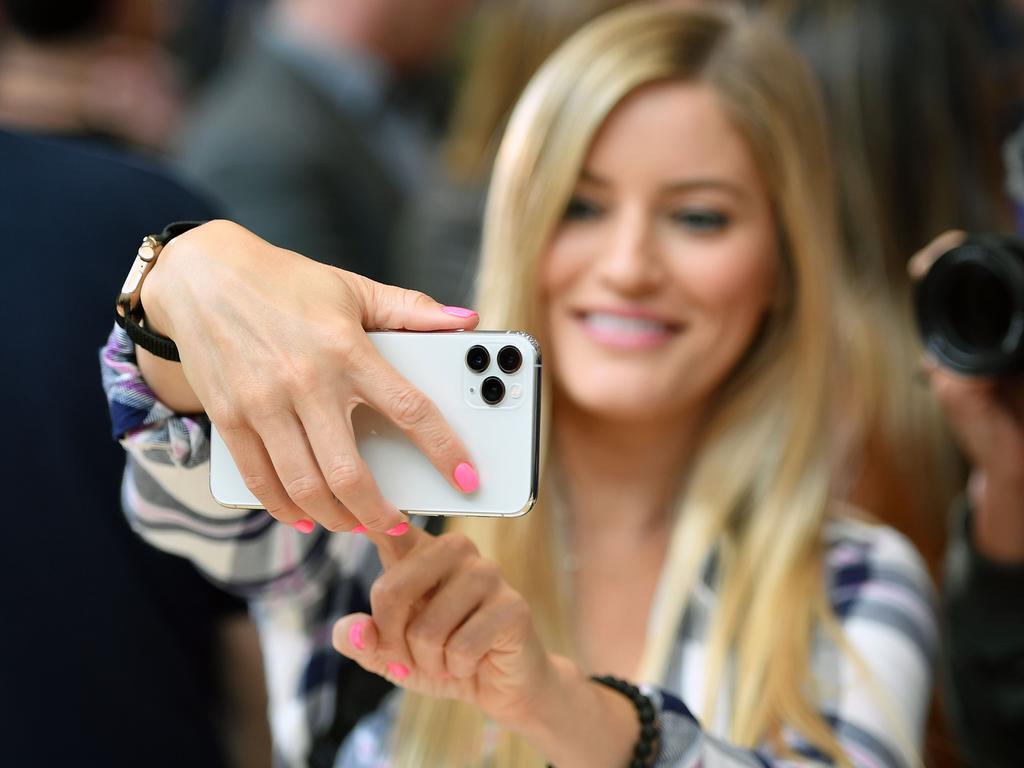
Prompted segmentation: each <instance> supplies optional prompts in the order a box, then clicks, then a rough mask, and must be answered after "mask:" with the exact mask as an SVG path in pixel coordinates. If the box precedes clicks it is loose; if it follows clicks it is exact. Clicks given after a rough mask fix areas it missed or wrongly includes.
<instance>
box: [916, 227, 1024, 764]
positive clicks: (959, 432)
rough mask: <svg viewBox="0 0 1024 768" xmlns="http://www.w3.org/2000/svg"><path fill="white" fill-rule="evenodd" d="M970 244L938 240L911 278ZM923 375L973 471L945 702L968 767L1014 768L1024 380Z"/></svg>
mask: <svg viewBox="0 0 1024 768" xmlns="http://www.w3.org/2000/svg"><path fill="white" fill-rule="evenodd" d="M963 239H964V234H963V233H962V232H955V231H954V232H949V233H946V234H944V235H942V236H940V237H938V238H936V239H935V241H933V242H932V243H930V244H929V245H928V247H927V248H925V249H923V250H922V251H921V252H919V253H918V254H917V255H916V256H915V257H914V259H913V260H912V261H911V263H910V272H911V275H912V276H913V277H915V278H921V277H923V276H924V275H925V273H926V272H927V271H928V269H929V268H930V266H931V264H932V263H933V262H934V261H935V259H936V258H937V257H939V256H941V255H942V254H943V253H944V252H945V251H947V250H949V249H950V248H953V247H955V246H956V245H959V244H960V243H961V242H962V241H963ZM925 369H926V372H927V374H928V377H929V379H930V383H931V388H932V390H933V391H934V392H935V394H936V396H937V397H938V399H939V401H940V402H941V403H942V406H943V409H944V411H945V413H946V415H947V417H948V418H949V423H950V425H951V427H952V428H953V431H954V433H955V435H956V437H957V439H958V441H959V444H960V446H961V447H962V448H963V451H964V454H965V456H966V457H967V459H968V461H969V463H970V466H971V475H970V482H969V484H968V488H967V491H966V493H965V494H964V496H963V498H962V499H961V501H960V502H959V503H958V505H957V509H956V514H955V517H954V521H953V530H952V536H951V542H950V547H949V552H948V555H947V558H946V569H945V579H944V591H943V603H944V606H943V607H944V609H945V610H944V614H945V615H944V622H945V625H946V626H945V634H946V649H945V653H944V655H943V672H944V676H945V678H946V679H945V694H946V695H945V697H944V698H945V703H946V705H947V708H948V711H949V714H950V716H951V720H952V723H953V725H954V727H955V731H956V735H957V736H958V743H959V745H960V747H961V750H962V753H963V756H964V759H965V760H966V763H967V765H970V766H972V768H973V767H978V768H1011V767H1013V766H1018V765H1020V753H1021V748H1020V738H1021V734H1022V733H1024V378H1022V377H1021V376H1020V375H1006V376H1002V377H998V378H995V377H990V376H965V375H961V374H957V373H955V372H953V371H951V370H949V369H946V368H943V367H941V366H940V365H939V364H938V362H936V361H935V360H933V359H931V358H928V359H927V361H926V365H925Z"/></svg>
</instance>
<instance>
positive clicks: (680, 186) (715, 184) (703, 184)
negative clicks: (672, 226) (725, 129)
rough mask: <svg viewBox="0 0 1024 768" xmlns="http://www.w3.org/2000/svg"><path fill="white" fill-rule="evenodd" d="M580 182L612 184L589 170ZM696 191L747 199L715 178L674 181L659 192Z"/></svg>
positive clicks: (582, 172) (743, 194)
mask: <svg viewBox="0 0 1024 768" xmlns="http://www.w3.org/2000/svg"><path fill="white" fill-rule="evenodd" d="M580 181H585V182H587V183H588V184H593V185H595V186H598V187H610V186H612V184H611V182H610V181H609V180H608V179H606V178H604V177H603V176H599V175H598V174H596V173H594V172H593V171H592V170H590V169H589V168H584V169H583V170H582V171H580ZM695 189H720V190H722V191H723V192H728V193H730V194H732V195H734V196H736V197H746V194H747V193H746V192H745V191H744V190H743V189H742V188H740V187H738V186H736V185H735V184H733V183H732V182H729V181H725V180H724V179H716V178H714V177H708V178H702V177H698V178H694V179H682V180H680V181H673V182H670V183H668V184H665V185H664V186H663V187H662V188H661V189H660V190H659V191H660V192H661V193H662V194H673V193H678V192H691V191H693V190H695Z"/></svg>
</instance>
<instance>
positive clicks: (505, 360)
mask: <svg viewBox="0 0 1024 768" xmlns="http://www.w3.org/2000/svg"><path fill="white" fill-rule="evenodd" d="M522 364H523V356H522V354H521V353H520V352H519V350H518V349H516V348H515V347H502V348H501V351H500V352H498V367H499V368H501V370H502V371H504V372H505V373H515V372H516V371H518V370H519V366H521V365H522Z"/></svg>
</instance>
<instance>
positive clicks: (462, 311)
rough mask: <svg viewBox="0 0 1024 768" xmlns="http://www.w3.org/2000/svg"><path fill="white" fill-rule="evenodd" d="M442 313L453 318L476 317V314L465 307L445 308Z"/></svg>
mask: <svg viewBox="0 0 1024 768" xmlns="http://www.w3.org/2000/svg"><path fill="white" fill-rule="evenodd" d="M444 312H445V314H449V315H455V317H476V312H474V311H473V310H472V309H466V308H465V307H445V308H444Z"/></svg>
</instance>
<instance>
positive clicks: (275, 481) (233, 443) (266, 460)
mask: <svg viewBox="0 0 1024 768" xmlns="http://www.w3.org/2000/svg"><path fill="white" fill-rule="evenodd" d="M216 427H217V431H218V432H219V433H220V436H221V438H223V440H224V444H225V445H226V446H227V448H228V451H229V452H230V453H231V458H233V459H234V460H235V465H236V466H237V467H238V472H239V474H241V476H242V480H243V482H244V483H245V487H246V488H248V489H249V490H250V491H251V492H252V495H253V496H255V497H256V498H257V499H258V500H259V502H260V504H262V505H263V508H264V509H266V510H267V512H268V513H269V514H270V515H271V516H273V517H274V518H276V519H277V520H280V521H281V522H282V523H285V524H287V525H292V526H295V524H296V523H299V524H300V527H299V530H301V531H303V532H304V533H309V532H311V531H312V527H311V524H312V520H310V519H309V518H308V517H307V516H306V513H305V512H303V510H302V509H300V508H299V507H298V505H296V504H295V503H294V502H293V501H292V500H291V498H290V497H289V496H288V494H287V492H286V491H285V489H284V486H283V485H282V484H281V481H280V479H279V478H278V476H277V472H276V471H275V470H274V465H273V463H272V462H271V460H270V455H269V454H268V453H267V450H266V448H264V446H263V442H262V441H261V440H260V437H259V435H258V434H257V433H256V431H255V430H253V429H252V428H250V427H248V426H245V427H242V426H233V425H230V424H225V423H219V424H216ZM306 528H308V530H306Z"/></svg>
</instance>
